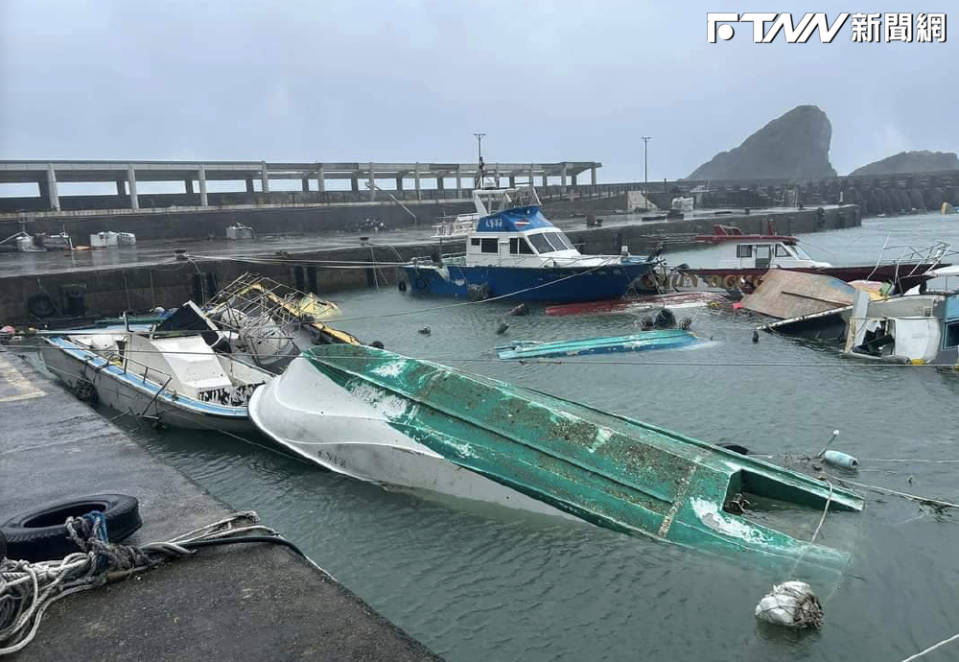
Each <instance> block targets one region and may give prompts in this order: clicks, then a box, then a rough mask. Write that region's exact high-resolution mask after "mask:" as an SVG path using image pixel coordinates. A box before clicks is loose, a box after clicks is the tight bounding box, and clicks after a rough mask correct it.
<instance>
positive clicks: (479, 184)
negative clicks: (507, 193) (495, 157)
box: [473, 133, 498, 188]
mask: <svg viewBox="0 0 959 662" xmlns="http://www.w3.org/2000/svg"><path fill="white" fill-rule="evenodd" d="M473 135H474V136H476V154H477V156H478V157H479V173H478V174H477V175H476V180H477V184H476V188H483V138H484V137H485V136H486V134H485V133H474V134H473ZM497 183H498V182H497Z"/></svg>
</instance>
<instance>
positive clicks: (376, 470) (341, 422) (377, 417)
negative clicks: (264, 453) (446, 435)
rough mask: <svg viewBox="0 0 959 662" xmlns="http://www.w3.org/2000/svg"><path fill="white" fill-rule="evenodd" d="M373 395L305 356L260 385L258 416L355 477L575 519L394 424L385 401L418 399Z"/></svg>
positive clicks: (286, 439)
mask: <svg viewBox="0 0 959 662" xmlns="http://www.w3.org/2000/svg"><path fill="white" fill-rule="evenodd" d="M358 394H359V395H358ZM369 395H370V398H369V399H367V398H365V397H364V396H363V393H362V391H361V390H357V391H354V392H353V393H351V392H349V391H347V390H345V389H343V388H342V387H341V386H339V385H338V384H336V383H335V382H334V381H333V380H331V379H329V378H328V377H327V376H326V375H324V374H323V373H321V372H320V371H318V370H316V369H315V368H313V367H312V366H311V365H310V363H309V360H308V359H306V358H304V357H299V358H297V359H295V360H294V361H293V362H292V363H291V364H290V366H289V367H288V368H287V370H286V372H285V373H284V374H283V375H282V376H281V377H278V378H276V379H274V380H272V381H271V382H269V383H267V384H265V385H263V386H261V387H260V388H258V389H257V390H256V392H254V394H253V396H252V397H251V398H250V404H249V410H250V418H251V419H252V420H253V422H254V423H255V424H256V427H257V428H258V429H259V430H260V432H262V433H263V434H265V435H267V436H268V437H270V438H272V439H273V440H274V441H276V442H277V443H278V444H280V445H282V446H284V447H285V448H288V449H289V450H291V451H293V452H295V453H297V454H298V455H301V456H303V457H305V458H307V459H309V460H310V461H312V462H315V463H316V464H318V465H320V466H322V467H324V468H326V469H329V470H330V471H335V472H337V473H340V474H344V475H346V476H350V477H352V478H356V479H359V480H364V481H369V482H374V483H379V484H386V485H394V486H398V487H402V488H407V489H412V490H425V491H428V492H435V493H439V494H444V495H449V496H452V497H455V498H459V499H467V500H472V501H480V502H486V503H492V504H496V505H499V506H505V507H508V508H515V509H520V510H524V511H530V512H534V513H541V514H548V515H552V516H562V517H568V518H571V519H575V518H573V517H572V516H571V515H568V514H567V513H564V512H563V511H560V510H558V509H556V508H554V507H552V506H550V505H548V504H546V503H544V502H542V501H538V500H536V499H533V498H531V497H528V496H526V495H525V494H522V493H520V492H517V491H515V490H513V489H510V488H509V487H506V486H504V485H502V484H500V483H497V482H495V481H492V480H490V479H488V478H486V477H484V476H483V475H481V474H478V473H476V472H474V471H470V470H469V469H466V468H463V467H461V466H458V465H456V464H454V463H452V462H449V461H448V460H446V459H445V458H443V457H442V456H441V455H439V454H438V453H436V452H434V451H432V450H430V449H429V448H427V447H426V446H424V445H422V444H420V443H418V442H417V441H415V440H414V439H412V438H410V437H408V436H407V435H405V434H403V433H402V432H400V431H399V430H397V429H395V428H394V427H392V426H391V425H390V423H389V421H388V419H387V417H386V415H385V414H384V408H385V411H386V412H387V413H393V412H392V411H390V410H391V409H394V408H402V407H407V406H416V405H412V404H411V403H408V402H406V401H404V400H402V399H400V398H397V397H392V398H388V399H386V400H385V401H384V400H380V401H379V402H378V403H377V404H372V403H371V402H372V400H374V399H376V394H372V393H371V394H369Z"/></svg>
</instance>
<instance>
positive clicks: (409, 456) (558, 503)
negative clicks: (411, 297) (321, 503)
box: [250, 345, 863, 570]
mask: <svg viewBox="0 0 959 662" xmlns="http://www.w3.org/2000/svg"><path fill="white" fill-rule="evenodd" d="M250 416H251V418H252V419H253V421H254V422H255V423H256V425H257V427H259V429H260V430H261V431H263V432H264V433H265V434H267V435H268V436H270V437H272V438H273V439H275V440H277V441H278V442H280V443H282V444H284V445H286V446H288V447H289V448H291V449H292V450H294V451H296V452H298V453H300V454H302V455H304V456H305V457H308V458H310V459H311V460H313V461H314V462H318V463H319V464H322V465H323V466H325V467H327V468H329V469H332V470H334V471H339V472H342V473H344V474H347V475H350V476H353V477H356V478H361V479H364V480H370V481H375V482H380V483H392V484H397V485H404V486H410V487H421V488H424V489H431V490H435V491H441V492H448V493H451V494H457V495H459V496H463V495H465V496H467V497H470V498H477V499H486V500H495V499H498V500H501V501H504V500H509V495H513V496H514V497H518V498H519V499H520V500H523V499H525V500H527V501H528V502H529V503H532V504H538V505H540V506H542V505H544V504H548V505H549V506H551V507H552V508H554V509H559V510H560V511H563V512H565V513H569V514H573V515H575V516H577V517H580V518H582V519H584V520H587V521H589V522H592V523H595V524H598V525H600V526H604V527H608V528H611V529H615V530H617V531H622V532H626V533H631V534H640V535H644V536H649V537H652V538H655V539H657V540H664V541H668V542H672V543H676V544H678V545H684V546H686V547H691V548H695V549H698V550H703V551H707V552H714V553H717V554H722V555H726V556H732V557H738V558H743V559H746V560H749V561H750V562H752V563H754V564H758V565H763V566H766V567H775V568H782V566H783V565H784V564H786V563H795V564H797V565H798V564H799V563H800V562H801V563H803V564H806V565H809V566H815V567H821V568H828V569H832V570H836V569H841V567H842V566H844V565H845V564H846V563H847V561H848V555H847V554H846V553H845V552H843V551H840V550H837V549H833V548H830V547H826V546H823V545H821V544H812V543H810V542H808V541H804V540H800V539H797V538H795V537H792V536H790V535H787V534H786V533H783V532H781V531H778V530H775V529H772V528H770V527H768V526H766V525H764V524H762V523H760V522H758V521H755V519H753V518H752V517H751V514H750V512H749V511H748V510H747V511H746V513H745V514H735V512H732V511H733V507H732V506H730V505H729V504H730V503H731V502H732V501H734V500H735V499H736V497H737V495H740V494H745V495H747V498H750V499H752V498H757V500H759V501H765V500H772V501H774V502H776V501H778V502H784V503H785V504H787V505H788V506H789V507H792V508H793V509H794V510H795V511H799V512H801V511H804V510H805V511H808V512H806V513H805V515H807V516H808V517H810V518H812V520H813V521H817V520H818V518H819V516H820V515H821V514H822V513H823V512H824V510H827V503H828V510H830V511H834V510H835V511H859V510H861V509H862V507H863V500H862V498H861V497H860V496H858V495H857V494H855V493H853V492H850V491H847V490H844V489H841V488H838V487H832V488H830V486H829V485H827V484H825V483H822V482H820V481H817V480H815V479H813V478H810V477H808V476H805V475H803V474H800V473H797V472H794V471H790V470H787V469H784V468H782V467H778V466H775V465H772V464H769V463H766V462H762V461H759V460H756V459H753V458H751V457H748V456H743V455H739V454H736V453H733V452H731V451H727V450H726V449H723V448H720V447H717V446H714V445H712V444H708V443H705V442H702V441H698V440H696V439H692V438H690V437H686V436H683V435H680V434H677V433H675V432H670V431H669V430H665V429H663V428H659V427H656V426H653V425H649V424H646V423H643V422H640V421H637V420H633V419H630V418H627V417H625V416H619V415H616V414H611V413H608V412H604V411H600V410H598V409H594V408H592V407H588V406H586V405H582V404H578V403H575V402H571V401H568V400H564V399H562V398H558V397H555V396H551V395H548V394H545V393H541V392H539V391H535V390H531V389H527V388H522V387H519V386H516V385H513V384H509V383H506V382H502V381H498V380H495V379H490V378H488V377H483V376H479V375H472V374H468V373H465V372H461V371H459V370H455V369H452V368H449V367H446V366H442V365H439V364H436V363H431V362H429V361H420V360H416V359H411V358H407V357H405V356H401V355H398V354H394V353H392V352H387V351H384V350H378V349H374V348H371V347H366V346H357V345H324V346H317V347H313V348H311V349H310V350H308V351H306V352H304V353H303V354H302V355H301V356H300V357H299V358H297V359H296V360H294V362H293V363H292V364H291V365H290V366H289V368H288V369H287V371H286V372H285V373H284V374H283V375H282V376H280V377H278V378H277V379H274V380H272V381H271V382H270V383H268V384H266V385H264V386H263V387H261V388H259V389H257V391H256V393H254V396H253V398H252V400H251V402H250ZM464 469H465V470H467V471H464ZM469 478H472V480H473V482H472V483H469V484H466V483H464V482H463V481H464V480H466V479H469ZM476 481H483V483H484V484H485V483H489V484H490V485H493V486H494V487H495V488H496V489H495V490H489V489H486V488H484V487H483V486H482V485H479V484H478V483H477V482H476ZM497 490H498V491H497ZM504 494H505V495H506V496H505V497H504ZM516 503H518V502H517V501H515V500H514V502H513V505H514V507H519V506H517V505H515V504H516ZM507 505H509V504H507ZM553 512H555V511H553ZM833 517H836V515H833Z"/></svg>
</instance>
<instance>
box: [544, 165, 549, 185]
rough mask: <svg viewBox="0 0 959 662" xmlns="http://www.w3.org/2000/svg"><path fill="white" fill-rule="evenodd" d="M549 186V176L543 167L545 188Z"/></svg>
mask: <svg viewBox="0 0 959 662" xmlns="http://www.w3.org/2000/svg"><path fill="white" fill-rule="evenodd" d="M547 186H549V176H548V175H547V174H546V169H545V168H543V188H546V187H547Z"/></svg>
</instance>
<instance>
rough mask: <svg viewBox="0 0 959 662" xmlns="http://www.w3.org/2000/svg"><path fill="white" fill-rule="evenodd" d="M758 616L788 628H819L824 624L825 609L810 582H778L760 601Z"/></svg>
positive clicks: (757, 609)
mask: <svg viewBox="0 0 959 662" xmlns="http://www.w3.org/2000/svg"><path fill="white" fill-rule="evenodd" d="M756 618H758V619H759V620H761V621H764V622H766V623H771V624H773V625H782V626H783V627H787V628H796V629H802V628H810V627H811V628H818V627H821V626H822V624H823V611H822V605H821V604H820V603H819V598H817V597H816V594H815V593H813V592H812V587H811V586H809V584H807V583H805V582H797V581H789V582H783V583H782V584H776V585H775V586H773V590H772V591H771V592H770V593H767V594H766V596H765V597H764V598H763V599H762V600H760V601H759V604H758V605H756Z"/></svg>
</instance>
